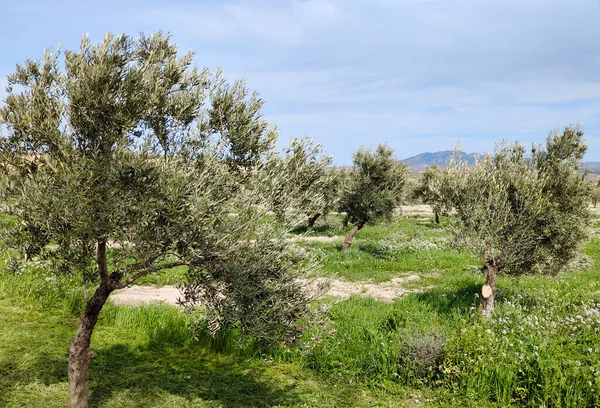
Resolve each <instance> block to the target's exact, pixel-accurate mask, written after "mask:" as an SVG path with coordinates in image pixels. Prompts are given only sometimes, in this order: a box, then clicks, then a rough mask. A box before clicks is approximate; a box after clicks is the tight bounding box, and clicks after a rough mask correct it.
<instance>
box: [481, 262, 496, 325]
mask: <svg viewBox="0 0 600 408" xmlns="http://www.w3.org/2000/svg"><path fill="white" fill-rule="evenodd" d="M485 269H486V273H485V285H483V287H482V288H481V298H480V304H481V313H482V314H483V316H484V317H487V318H490V317H492V315H493V314H494V301H495V299H496V282H497V279H498V265H496V264H495V263H494V261H492V260H486V261H485Z"/></svg>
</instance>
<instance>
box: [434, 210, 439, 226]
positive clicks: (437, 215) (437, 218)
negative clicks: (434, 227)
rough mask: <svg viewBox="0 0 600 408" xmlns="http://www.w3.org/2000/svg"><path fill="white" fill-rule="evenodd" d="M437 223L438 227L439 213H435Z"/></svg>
mask: <svg viewBox="0 0 600 408" xmlns="http://www.w3.org/2000/svg"><path fill="white" fill-rule="evenodd" d="M435 223H436V224H438V225H439V223H440V214H438V213H437V212H436V213H435Z"/></svg>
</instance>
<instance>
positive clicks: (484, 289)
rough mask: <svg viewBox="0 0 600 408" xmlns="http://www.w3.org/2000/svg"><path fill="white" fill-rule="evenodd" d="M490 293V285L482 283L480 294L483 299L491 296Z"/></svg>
mask: <svg viewBox="0 0 600 408" xmlns="http://www.w3.org/2000/svg"><path fill="white" fill-rule="evenodd" d="M492 293H493V292H492V287H491V286H490V285H483V287H482V288H481V296H482V297H483V298H484V299H488V298H489V297H490V296H492Z"/></svg>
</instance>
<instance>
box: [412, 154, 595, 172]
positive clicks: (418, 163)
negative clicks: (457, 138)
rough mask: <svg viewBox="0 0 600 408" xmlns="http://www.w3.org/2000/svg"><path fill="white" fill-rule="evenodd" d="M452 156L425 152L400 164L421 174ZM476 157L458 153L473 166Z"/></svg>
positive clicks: (440, 164)
mask: <svg viewBox="0 0 600 408" xmlns="http://www.w3.org/2000/svg"><path fill="white" fill-rule="evenodd" d="M454 154H455V152H454V150H444V151H441V152H433V153H431V152H426V153H421V154H418V155H416V156H412V157H409V158H407V159H404V160H402V162H403V163H405V164H406V165H407V166H408V168H409V169H410V171H411V172H422V171H423V170H425V168H426V167H428V166H432V165H434V164H435V165H437V166H440V167H444V166H446V165H447V164H448V162H449V161H450V159H451V158H452V156H453V155H454ZM478 156H481V155H480V154H479V153H465V152H460V157H461V159H462V160H466V161H467V162H468V163H469V164H473V163H474V162H475V159H476V158H477V157H478ZM599 164H600V163H599Z"/></svg>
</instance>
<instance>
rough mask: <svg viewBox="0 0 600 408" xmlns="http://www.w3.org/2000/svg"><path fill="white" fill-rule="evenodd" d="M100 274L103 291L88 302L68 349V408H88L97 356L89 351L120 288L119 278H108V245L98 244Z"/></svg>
mask: <svg viewBox="0 0 600 408" xmlns="http://www.w3.org/2000/svg"><path fill="white" fill-rule="evenodd" d="M97 256H98V258H97V262H98V272H99V274H100V278H101V283H100V287H98V289H96V292H95V293H94V296H92V298H91V299H90V300H88V301H87V303H86V305H85V310H84V312H83V314H82V315H81V319H80V323H79V330H77V334H76V335H75V338H74V339H73V342H72V343H71V347H70V348H69V408H87V406H88V395H89V377H90V364H91V362H92V359H93V358H94V357H95V356H96V353H94V352H93V351H92V350H90V341H91V340H92V332H93V331H94V326H96V322H97V321H98V315H99V314H100V311H101V310H102V307H103V306H104V304H105V303H106V299H108V296H109V295H110V294H111V293H112V291H113V290H115V289H116V288H117V286H118V284H119V276H117V275H114V274H113V275H114V276H113V275H111V276H108V268H107V265H106V241H101V242H99V243H98V254H97Z"/></svg>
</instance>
